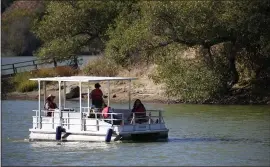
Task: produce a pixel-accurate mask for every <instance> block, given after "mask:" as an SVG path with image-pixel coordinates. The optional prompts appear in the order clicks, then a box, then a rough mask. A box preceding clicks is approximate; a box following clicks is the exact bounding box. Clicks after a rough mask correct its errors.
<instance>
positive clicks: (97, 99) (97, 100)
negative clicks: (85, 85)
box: [90, 83, 104, 108]
mask: <svg viewBox="0 0 270 167" xmlns="http://www.w3.org/2000/svg"><path fill="white" fill-rule="evenodd" d="M100 87H101V86H100V84H99V83H96V84H95V89H94V90H92V92H91V94H90V97H91V99H92V105H94V106H95V107H96V108H102V105H103V104H104V100H103V92H102V90H101V89H100Z"/></svg>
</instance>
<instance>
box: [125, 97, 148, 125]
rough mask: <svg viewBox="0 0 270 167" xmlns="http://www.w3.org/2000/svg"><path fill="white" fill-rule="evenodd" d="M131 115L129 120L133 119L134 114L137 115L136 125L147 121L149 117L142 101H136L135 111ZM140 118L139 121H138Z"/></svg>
mask: <svg viewBox="0 0 270 167" xmlns="http://www.w3.org/2000/svg"><path fill="white" fill-rule="evenodd" d="M131 112H132V113H131V115H130V117H129V120H131V119H132V117H133V113H135V118H136V121H135V122H136V123H142V122H146V121H147V116H146V109H145V107H144V105H143V104H142V102H141V100H140V99H136V100H135V102H134V105H133V109H132V111H131ZM137 118H138V119H137Z"/></svg>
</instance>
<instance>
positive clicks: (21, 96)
mask: <svg viewBox="0 0 270 167" xmlns="http://www.w3.org/2000/svg"><path fill="white" fill-rule="evenodd" d="M54 92H55V91H54ZM50 93H51V91H48V94H50ZM55 96H56V98H55V101H56V102H57V100H58V94H57V95H56V94H55ZM231 98H233V99H230V98H224V100H222V101H221V100H216V101H209V102H205V103H188V102H182V101H178V100H172V99H165V98H164V97H163V98H162V97H157V96H156V95H149V94H148V95H147V96H145V95H143V94H137V95H134V94H132V95H131V103H133V101H135V100H136V99H140V100H141V101H142V102H144V103H158V104H191V105H192V104H193V105H196V104H198V105H270V98H269V97H267V98H266V99H265V100H260V101H252V100H250V101H239V99H237V98H236V97H235V96H232V97H231ZM41 99H42V100H43V94H41ZM2 100H38V92H37V91H32V92H26V93H20V92H11V93H7V94H6V95H5V97H2ZM104 100H105V102H106V100H107V98H105V99H104ZM66 101H79V97H77V98H72V99H67V100H66ZM82 101H87V95H85V93H82ZM90 101H91V100H90ZM110 101H111V102H114V103H126V102H128V96H125V95H123V93H116V98H112V97H111V98H110Z"/></svg>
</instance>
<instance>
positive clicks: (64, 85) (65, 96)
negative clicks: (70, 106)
mask: <svg viewBox="0 0 270 167" xmlns="http://www.w3.org/2000/svg"><path fill="white" fill-rule="evenodd" d="M65 108H66V82H65V81H64V109H65Z"/></svg>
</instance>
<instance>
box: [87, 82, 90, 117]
mask: <svg viewBox="0 0 270 167" xmlns="http://www.w3.org/2000/svg"><path fill="white" fill-rule="evenodd" d="M87 105H88V112H90V85H89V82H88V89H87Z"/></svg>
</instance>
